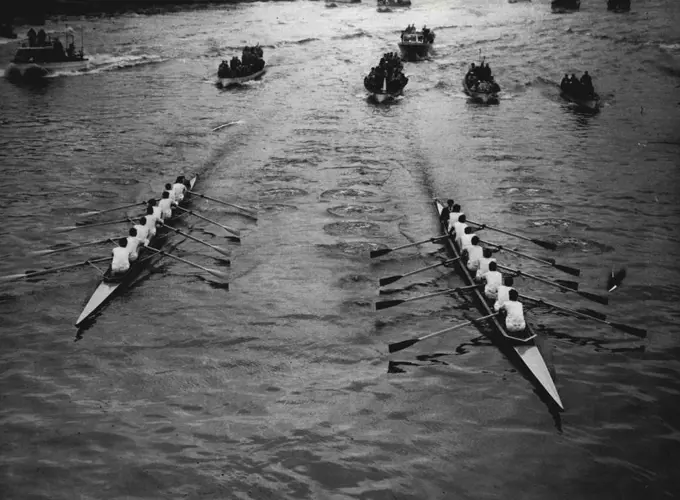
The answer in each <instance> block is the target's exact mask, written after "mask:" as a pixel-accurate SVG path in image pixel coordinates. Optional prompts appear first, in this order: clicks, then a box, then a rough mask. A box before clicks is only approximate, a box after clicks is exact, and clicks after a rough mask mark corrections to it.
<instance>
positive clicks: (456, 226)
mask: <svg viewBox="0 0 680 500" xmlns="http://www.w3.org/2000/svg"><path fill="white" fill-rule="evenodd" d="M465 220H466V219H465V214H461V215H460V216H458V222H454V223H453V232H454V234H455V239H456V243H458V245H459V246H460V236H461V235H462V234H463V233H465V228H466V227H467V224H466V223H465Z"/></svg>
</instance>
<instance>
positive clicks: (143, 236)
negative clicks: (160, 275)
mask: <svg viewBox="0 0 680 500" xmlns="http://www.w3.org/2000/svg"><path fill="white" fill-rule="evenodd" d="M189 187H190V184H189V181H188V180H187V179H186V178H185V177H184V176H183V175H180V176H179V177H177V180H175V182H174V183H173V184H171V183H167V184H166V185H165V189H164V190H163V193H162V194H161V198H160V200H156V199H154V198H151V199H150V200H149V201H148V202H147V207H146V215H144V216H143V217H141V218H140V219H139V223H137V224H135V225H134V227H131V228H130V232H129V236H127V237H126V238H121V239H120V240H118V246H117V247H116V248H114V249H113V260H112V261H111V272H112V273H113V275H114V276H120V275H121V274H125V273H126V272H127V271H128V270H129V269H130V263H131V262H134V261H136V260H137V259H138V258H139V247H140V245H141V246H143V247H145V246H148V245H149V242H150V241H151V239H152V238H153V237H154V236H155V235H156V229H157V228H158V227H159V226H162V225H163V221H165V220H167V219H169V218H171V217H172V209H173V207H175V206H177V205H178V204H179V203H180V202H181V201H182V200H183V199H184V195H185V194H186V192H187V190H188V189H189Z"/></svg>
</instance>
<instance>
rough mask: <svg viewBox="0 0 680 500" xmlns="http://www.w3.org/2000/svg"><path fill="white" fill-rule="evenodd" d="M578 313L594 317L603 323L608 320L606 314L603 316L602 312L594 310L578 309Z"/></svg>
mask: <svg viewBox="0 0 680 500" xmlns="http://www.w3.org/2000/svg"><path fill="white" fill-rule="evenodd" d="M577 311H578V312H580V313H581V314H585V315H586V316H592V317H593V318H597V319H599V320H602V321H604V320H606V319H607V315H606V314H602V313H601V312H599V311H595V310H594V309H588V308H586V307H583V308H580V309H578V310H577Z"/></svg>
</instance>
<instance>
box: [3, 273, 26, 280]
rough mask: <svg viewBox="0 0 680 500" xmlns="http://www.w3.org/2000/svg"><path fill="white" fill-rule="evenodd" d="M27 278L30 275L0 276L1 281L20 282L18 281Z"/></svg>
mask: <svg viewBox="0 0 680 500" xmlns="http://www.w3.org/2000/svg"><path fill="white" fill-rule="evenodd" d="M27 276H28V273H21V274H8V275H7V276H0V281H12V280H18V279H21V278H26V277H27Z"/></svg>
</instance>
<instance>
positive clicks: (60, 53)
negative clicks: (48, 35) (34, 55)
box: [52, 38, 65, 61]
mask: <svg viewBox="0 0 680 500" xmlns="http://www.w3.org/2000/svg"><path fill="white" fill-rule="evenodd" d="M52 51H53V52H54V58H55V59H56V60H57V61H61V60H63V59H64V56H65V52H64V46H63V45H62V44H61V41H60V40H59V38H55V39H54V43H53V44H52Z"/></svg>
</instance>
